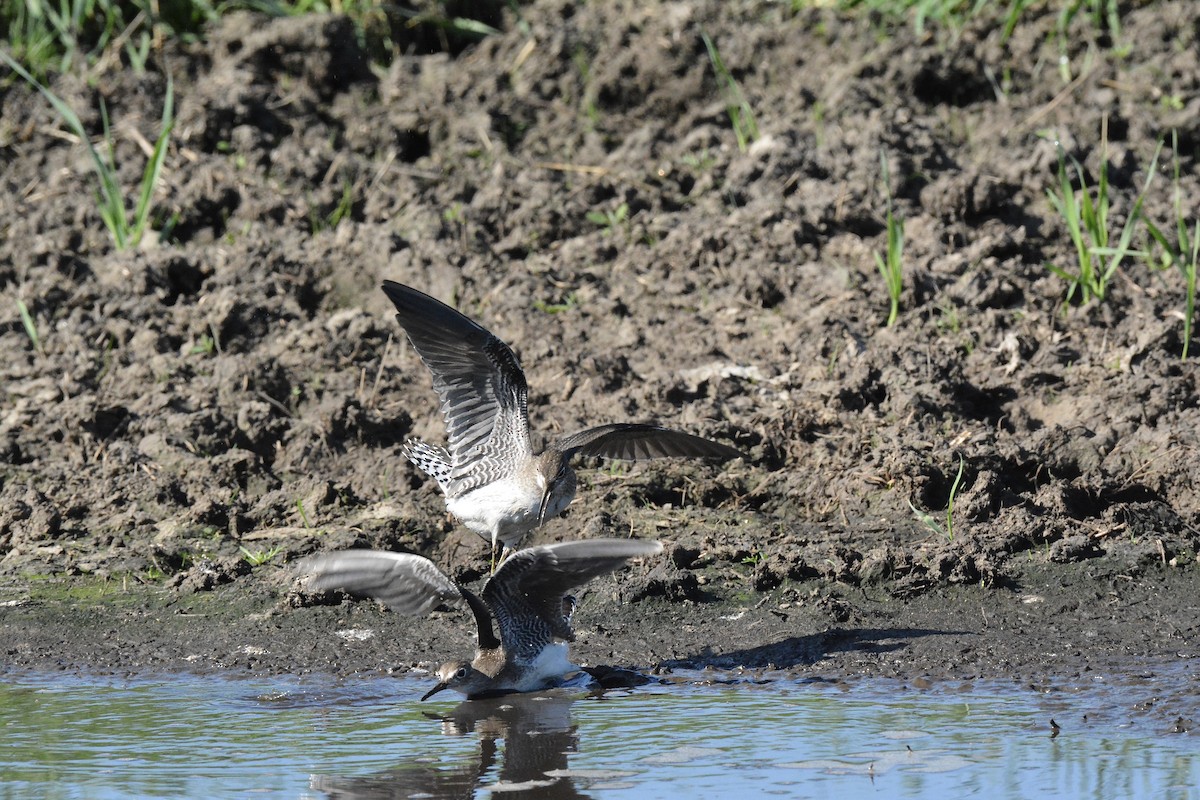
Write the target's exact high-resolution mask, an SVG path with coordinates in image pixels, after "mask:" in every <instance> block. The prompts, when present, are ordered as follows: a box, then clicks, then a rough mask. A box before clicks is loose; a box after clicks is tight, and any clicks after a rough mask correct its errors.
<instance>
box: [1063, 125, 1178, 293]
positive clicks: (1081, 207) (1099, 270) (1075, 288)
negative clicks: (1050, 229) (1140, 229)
mask: <svg viewBox="0 0 1200 800" xmlns="http://www.w3.org/2000/svg"><path fill="white" fill-rule="evenodd" d="M1101 147H1102V152H1101V157H1100V176H1099V180H1098V181H1097V183H1096V186H1095V190H1094V192H1093V189H1092V187H1089V186H1088V182H1087V178H1086V177H1085V176H1084V171H1083V167H1082V166H1081V165H1080V164H1079V162H1078V161H1077V160H1076V159H1075V158H1074V157H1072V158H1071V164H1072V165H1074V167H1075V175H1076V177H1077V178H1078V182H1079V188H1078V189H1076V188H1075V184H1074V183H1073V182H1072V181H1071V178H1070V176H1069V175H1068V173H1067V159H1066V155H1065V153H1064V152H1063V149H1062V145H1061V144H1060V145H1058V186H1057V187H1056V188H1055V189H1047V190H1046V197H1047V198H1048V199H1049V200H1050V204H1051V205H1052V206H1054V208H1055V209H1056V210H1057V211H1058V213H1059V215H1060V216H1061V217H1062V218H1063V220H1064V221H1065V222H1066V225H1067V232H1068V233H1069V234H1070V236H1071V242H1072V243H1073V244H1074V245H1075V255H1076V259H1077V262H1078V264H1077V268H1076V269H1074V270H1072V269H1069V268H1067V267H1064V266H1059V265H1057V264H1051V263H1050V262H1046V268H1047V269H1049V270H1050V271H1051V272H1053V273H1054V274H1055V275H1057V276H1059V277H1060V278H1062V279H1063V280H1065V281H1067V284H1068V287H1067V297H1066V301H1065V304H1066V305H1069V304H1070V303H1071V302H1072V301H1073V300H1075V299H1076V296H1077V295H1078V296H1079V300H1080V301H1081V302H1083V303H1086V302H1088V301H1089V300H1092V299H1093V298H1094V299H1096V300H1101V301H1102V300H1104V299H1105V298H1106V297H1107V296H1108V289H1109V284H1110V283H1111V282H1112V278H1113V276H1114V275H1115V274H1116V272H1117V268H1118V267H1120V266H1121V262H1122V261H1124V260H1125V259H1126V258H1127V257H1130V256H1139V255H1140V256H1144V255H1145V254H1144V253H1141V252H1139V251H1137V250H1133V249H1131V247H1130V244H1131V242H1132V241H1133V233H1134V229H1135V224H1136V222H1137V220H1138V218H1139V217H1140V216H1141V210H1142V202H1143V201H1144V200H1145V197H1146V190H1147V189H1149V188H1150V183H1151V181H1153V180H1154V174H1155V172H1156V170H1157V168H1158V156H1159V153H1160V152H1161V150H1162V145H1161V144H1160V145H1159V147H1158V149H1156V150H1155V151H1154V158H1153V160H1152V161H1151V162H1150V169H1149V170H1148V171H1147V174H1146V183H1145V185H1144V186H1143V187H1142V191H1141V192H1140V193H1139V194H1138V196H1137V199H1136V200H1135V201H1134V204H1133V208H1132V210H1131V211H1130V213H1129V216H1128V217H1127V218H1126V219H1125V224H1124V226H1122V228H1121V231H1120V233H1119V235H1118V236H1116V244H1115V245H1114V244H1112V242H1113V238H1114V237H1113V233H1114V232H1115V231H1114V230H1113V228H1112V226H1111V225H1110V223H1109V217H1108V212H1109V204H1110V196H1109V185H1108V139H1107V136H1105V137H1103V138H1102V145H1101Z"/></svg>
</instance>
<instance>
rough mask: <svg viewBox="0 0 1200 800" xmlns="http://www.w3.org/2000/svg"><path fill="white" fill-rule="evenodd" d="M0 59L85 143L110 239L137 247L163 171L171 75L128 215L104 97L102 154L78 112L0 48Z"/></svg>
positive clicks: (120, 245) (168, 134) (169, 126)
mask: <svg viewBox="0 0 1200 800" xmlns="http://www.w3.org/2000/svg"><path fill="white" fill-rule="evenodd" d="M0 60H3V61H4V62H5V63H7V64H8V65H9V66H10V67H11V68H12V70H13V71H14V72H16V73H17V74H18V75H20V76H21V77H22V78H23V79H24V80H25V81H27V82H28V83H29V84H30V85H32V86H34V87H36V88H37V90H38V91H39V92H41V93H42V95H43V96H44V97H45V98H46V99H47V100H49V101H50V105H51V106H53V107H54V110H55V111H56V112H58V115H59V117H60V118H61V119H62V121H63V122H64V123H66V125H67V127H68V128H70V129H71V132H72V133H74V134H75V136H76V137H78V138H79V140H80V141H81V142H83V143H84V145H85V146H86V147H87V149H88V154H89V155H90V156H91V158H92V170H93V172H94V173H95V175H96V180H97V184H98V186H97V191H96V195H97V205H98V210H99V212H100V217H101V219H103V220H104V225H105V227H107V228H108V231H109V233H110V234H111V235H112V238H113V243H114V244H116V246H117V249H118V250H126V249H128V248H130V247H136V246H137V245H138V244H140V243H141V241H142V237H143V236H144V235H145V233H146V230H147V227H148V226H149V223H150V212H151V210H152V209H153V207H154V190H155V189H156V188H157V186H158V179H159V176H160V175H161V174H162V165H163V159H164V158H166V154H167V145H168V143H169V142H170V138H171V129H172V128H173V127H174V125H175V117H174V113H175V92H174V86H173V84H172V81H171V79H170V77H169V76H168V77H167V94H166V97H165V98H164V100H163V114H162V125H161V127H160V130H159V134H158V139H157V140H156V141H155V143H154V149H153V150H152V151H151V153H150V158H149V160H147V162H146V166H145V169H143V170H142V182H141V189H140V191H139V192H138V198H137V202H136V203H135V204H134V207H133V211H132V215H131V214H130V212H129V210H127V208H126V202H125V193H124V191H123V190H122V188H121V184H120V181H119V180H118V177H117V165H116V162H115V160H114V152H115V146H114V143H113V139H112V130H111V128H110V127H109V124H108V109H107V108H106V107H105V105H104V101H103V100H101V102H100V118H101V121H102V123H103V126H104V142H105V145H106V149H107V151H108V152H107V157H105V156H102V155H101V154H100V151H98V150H97V149H96V147H95V146H94V145H93V144H92V140H91V138H90V137H89V136H88V132H87V130H85V129H84V127H83V123H82V122H81V121H80V119H79V115H78V114H76V113H75V111H74V109H72V108H71V107H70V106H69V105H67V103H66V102H65V101H63V100H62V98H60V97H59V96H58V95H56V94H54V92H52V91H50V90H49V89H48V88H46V86H44V85H43V84H42V83H41V82H40V81H38V80H37V79H36V78H34V77H33V75H31V74H29V72H28V71H26V69H25V68H24V67H22V66H21V65H20V64H18V63H17V62H16V61H14V60H13V59H12V57H11V56H9V55H8V54H7V53H4V52H0Z"/></svg>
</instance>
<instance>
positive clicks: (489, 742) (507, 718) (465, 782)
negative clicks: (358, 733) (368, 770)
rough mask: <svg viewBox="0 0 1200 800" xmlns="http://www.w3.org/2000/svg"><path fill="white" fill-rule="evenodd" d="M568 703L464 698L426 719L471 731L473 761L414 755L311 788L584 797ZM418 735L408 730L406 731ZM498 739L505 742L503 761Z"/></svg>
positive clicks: (370, 796)
mask: <svg viewBox="0 0 1200 800" xmlns="http://www.w3.org/2000/svg"><path fill="white" fill-rule="evenodd" d="M573 702H575V698H574V697H569V696H568V697H554V696H547V695H537V696H535V697H520V696H511V695H510V696H508V697H505V698H503V699H499V700H465V701H463V702H462V703H460V704H459V705H457V706H456V707H455V708H454V709H453V710H452V711H450V712H449V713H447V714H445V715H436V716H435V715H432V714H429V715H427V716H429V717H430V718H431V719H435V720H437V721H439V722H440V723H441V726H442V732H443V733H446V734H449V735H455V736H466V735H468V734H471V733H478V735H479V755H478V757H477V758H475V759H472V760H470V761H467V762H465V763H462V764H449V765H448V764H446V763H439V764H437V765H433V764H430V763H429V760H428V759H413V760H412V761H410V762H409V763H404V764H401V765H399V766H397V767H396V768H394V769H389V770H388V771H386V772H382V773H376V774H374V775H367V776H361V777H359V776H356V777H340V776H332V775H314V776H313V778H312V782H311V786H312V788H313V789H315V790H317V791H321V792H324V793H325V796H326V797H328V798H330V800H334V799H335V798H336V799H337V800H392V799H393V798H397V799H398V798H408V797H436V798H455V797H461V798H470V797H475V796H477V795H478V794H479V793H480V790H485V791H486V790H487V789H488V788H489V787H492V786H494V787H495V788H496V789H500V788H502V789H503V790H504V796H505V797H514V798H522V797H529V798H533V797H537V798H539V800H578V798H583V797H586V795H584V794H582V793H581V792H580V791H579V789H578V788H576V786H575V783H574V778H573V777H572V776H571V774H570V773H569V771H568V769H569V766H570V765H569V763H568V761H567V758H568V756H569V754H571V753H574V752H576V751H577V750H578V749H579V736H578V733H577V732H576V726H575V724H574V723H573V722H572V720H571V704H572V703H573ZM419 725H420V723H418V726H419ZM419 732H420V728H419V727H418V728H415V729H414V731H413V735H416V734H418V733H419ZM497 742H501V743H503V745H504V750H503V758H501V757H500V755H499V748H498V747H497Z"/></svg>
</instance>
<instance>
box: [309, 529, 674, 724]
mask: <svg viewBox="0 0 1200 800" xmlns="http://www.w3.org/2000/svg"><path fill="white" fill-rule="evenodd" d="M660 552H662V544H661V543H659V542H649V541H644V540H639V539H585V540H583V541H576V542H559V543H557V544H548V545H542V546H541V547H530V548H527V549H525V550H518V551H517V552H515V553H513V554H512V555H511V556H510V557H509V558H508V559H506V560H505V562H504V563H503V564H501V565H500V566H499V568H497V570H496V572H495V574H493V575H492V576H491V577H490V578H489V579H488V581H487V583H486V584H484V587H483V597H482V598H480V597H479V596H477V595H476V594H475V593H473V592H472V591H471V590H469V589H467V588H466V587H463V586H459V585H458V584H457V583H455V582H454V581H452V580H451V579H450V578H448V577H446V575H445V574H444V573H442V571H441V570H439V569H438V568H437V567H436V566H434V564H433V562H432V561H430V560H429V559H427V558H424V557H422V556H418V555H414V554H412V553H391V552H386V551H382V550H339V551H336V552H333V553H327V554H323V555H318V556H313V557H311V558H307V559H305V560H304V561H302V562H301V563H300V565H299V567H298V571H299V572H301V573H302V574H307V575H309V576H311V577H310V578H309V580H308V588H309V589H310V590H312V591H325V590H328V589H343V590H345V591H347V592H350V593H351V594H358V595H366V596H369V597H374V598H375V599H377V600H380V601H381V602H383V603H384V604H386V605H387V606H388V607H389V608H391V609H392V610H393V611H396V612H399V613H401V614H408V615H412V616H423V615H425V614H428V613H429V612H430V611H432V610H433V608H434V607H435V606H437V605H438V604H439V603H454V602H458V601H463V600H465V601H466V602H467V604H468V605H469V606H470V607H471V613H472V614H473V615H474V617H475V626H476V628H477V637H478V638H477V639H476V641H477V645H478V646H477V647H476V650H475V657H474V658H473V659H472V660H471V661H469V662H468V661H450V662H447V663H446V664H443V665H442V667H441V669H439V670H438V673H437V674H438V683H437V685H436V686H434V687H433V688H432V689H430V690H429V691H428V692H426V693H425V695H424V697H422V698H421V699H422V700H427V699H429V698H430V697H431V696H433V695H434V694H437V693H438V692H440V691H442V690H443V689H453V690H455V691H457V692H460V693H462V694H464V695H466V696H467V697H468V698H478V697H493V696H497V695H502V694H509V693H512V692H536V691H541V690H544V689H550V688H554V687H557V686H561V685H562V684H563V681H564V679H566V678H567V677H568V676H570V675H571V673H581V676H584V675H586V673H585V672H583V671H582V668H581V667H578V666H576V665H574V664H572V663H571V662H570V660H569V659H568V658H567V643H568V642H573V641H575V632H574V630H572V628H571V617H572V614H573V613H574V610H575V600H574V598H572V597H569V596H567V594H566V593H567V591H568V590H569V589H571V588H573V587H576V586H580V585H582V584H584V583H586V582H588V581H590V580H591V579H592V578H595V577H598V576H600V575H603V574H605V573H608V572H612V571H614V570H616V569H617V568H619V567H620V566H621V565H622V564H624V563H625V562H626V561H628V560H629V559H631V558H640V557H645V556H652V555H655V554H657V553H660ZM493 620H494V621H495V623H496V624H497V625H498V626H499V628H500V634H499V636H497V635H496V632H495V629H494V628H493V625H492V623H493ZM582 685H587V684H582Z"/></svg>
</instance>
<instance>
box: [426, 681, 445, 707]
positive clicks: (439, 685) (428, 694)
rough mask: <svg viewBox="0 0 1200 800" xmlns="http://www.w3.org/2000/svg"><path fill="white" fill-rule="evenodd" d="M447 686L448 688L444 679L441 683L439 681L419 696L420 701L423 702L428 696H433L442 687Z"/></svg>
mask: <svg viewBox="0 0 1200 800" xmlns="http://www.w3.org/2000/svg"><path fill="white" fill-rule="evenodd" d="M447 688H449V687H448V686H447V684H446V683H445V682H444V681H443V682H442V683H439V684H438V685H437V686H435V687H433V688H432V689H430V690H429V691H428V692H426V693H425V694H424V695H422V696H421V702H422V703H423V702H425V701H426V700H428V699H429V698H431V697H433V696H434V695H435V694H437V693H438V692H440V691H441V690H442V689H447Z"/></svg>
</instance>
